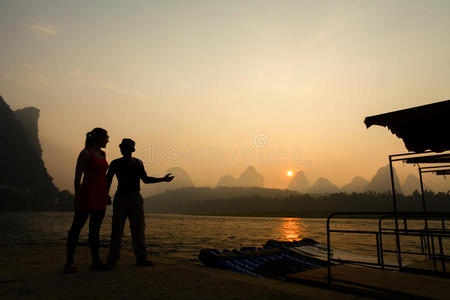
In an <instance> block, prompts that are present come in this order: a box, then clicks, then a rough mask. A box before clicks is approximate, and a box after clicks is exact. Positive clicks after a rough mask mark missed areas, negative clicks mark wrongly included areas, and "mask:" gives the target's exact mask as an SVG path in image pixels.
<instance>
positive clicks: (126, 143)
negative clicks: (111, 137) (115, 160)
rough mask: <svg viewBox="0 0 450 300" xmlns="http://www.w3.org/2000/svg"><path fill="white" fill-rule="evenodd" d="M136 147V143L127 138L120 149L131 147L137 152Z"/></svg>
mask: <svg viewBox="0 0 450 300" xmlns="http://www.w3.org/2000/svg"><path fill="white" fill-rule="evenodd" d="M134 145H136V143H135V142H134V141H133V140H132V139H128V138H125V139H122V143H120V145H119V147H129V148H131V149H133V151H135V149H134Z"/></svg>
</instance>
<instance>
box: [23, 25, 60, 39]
mask: <svg viewBox="0 0 450 300" xmlns="http://www.w3.org/2000/svg"><path fill="white" fill-rule="evenodd" d="M27 28H28V29H30V30H31V31H33V32H34V33H35V34H36V35H38V36H40V37H44V38H45V37H48V36H52V35H55V34H57V33H58V28H56V26H54V25H41V24H40V23H36V24H34V25H28V26H27Z"/></svg>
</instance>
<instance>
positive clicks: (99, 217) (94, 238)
mask: <svg viewBox="0 0 450 300" xmlns="http://www.w3.org/2000/svg"><path fill="white" fill-rule="evenodd" d="M90 215H91V216H90V218H89V246H90V248H91V256H92V265H96V264H99V263H100V261H101V260H100V256H99V254H98V248H99V239H100V227H101V225H102V222H103V218H104V217H105V210H104V209H99V210H92V211H91V212H90Z"/></svg>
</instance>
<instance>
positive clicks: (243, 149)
mask: <svg viewBox="0 0 450 300" xmlns="http://www.w3.org/2000/svg"><path fill="white" fill-rule="evenodd" d="M449 15H450V2H449V1H438V0H436V1H410V0H408V1H374V2H367V1H277V2H274V1H226V2H218V1H214V2H211V1H178V2H161V1H144V2H141V1H127V2H126V3H125V2H123V3H120V2H111V1H96V2H94V3H82V4H80V3H79V2H63V1H58V2H54V1H32V2H30V1H2V2H1V3H0V40H1V46H0V68H1V71H0V94H1V95H2V96H3V97H4V98H5V100H6V101H7V102H8V103H9V104H10V105H11V107H12V108H13V109H18V108H22V107H24V106H36V107H38V108H39V109H40V110H41V117H40V121H39V135H40V140H41V143H42V145H43V150H44V152H43V156H44V161H45V164H46V167H47V168H48V170H49V173H50V175H51V176H52V177H53V178H54V182H55V183H56V185H57V186H58V188H60V189H70V190H72V189H73V187H72V182H73V173H74V166H75V159H76V156H77V154H78V153H79V151H80V150H81V148H82V145H83V141H84V136H85V133H86V132H87V131H89V130H91V129H92V128H93V127H96V126H101V127H104V128H106V129H108V131H109V134H110V144H109V145H108V147H107V149H106V151H107V157H108V160H111V159H113V158H116V157H118V156H119V150H118V147H117V145H118V144H119V142H120V140H121V139H122V138H123V137H133V138H134V139H135V140H136V142H137V151H136V155H137V156H138V157H140V158H141V159H142V160H143V161H144V163H145V165H146V168H147V169H148V171H149V173H150V174H152V175H160V174H161V173H163V172H165V170H166V169H167V168H168V167H173V166H180V167H182V168H184V169H186V170H187V171H188V173H189V174H190V175H191V177H192V179H193V181H194V183H195V184H196V185H197V186H203V185H209V186H214V185H215V184H216V183H217V180H218V179H219V178H220V177H221V176H223V175H226V174H230V175H233V176H235V177H237V176H238V175H239V174H240V173H241V172H242V171H243V170H244V169H245V168H246V167H247V166H248V165H250V164H252V165H254V166H255V168H256V169H257V170H258V171H259V172H260V173H261V174H262V175H263V176H264V178H265V183H266V186H267V187H276V188H285V187H286V186H287V184H288V180H289V178H288V177H287V176H286V175H285V174H286V171H287V170H293V171H294V172H297V171H299V170H303V171H305V172H306V174H307V175H308V178H309V179H310V180H311V181H315V179H317V178H318V177H326V178H328V179H330V180H331V181H332V182H333V183H335V184H337V185H339V186H342V185H344V184H346V183H348V182H350V180H351V179H352V177H353V176H356V175H360V176H363V177H365V178H366V179H370V177H371V176H373V174H374V173H375V172H376V170H377V169H378V168H379V167H381V166H383V165H386V163H387V155H388V154H390V153H401V152H405V148H404V146H403V144H402V142H401V141H400V140H399V139H397V138H396V137H394V136H393V135H391V134H390V133H389V132H388V131H387V130H386V129H384V128H371V129H370V130H366V128H365V127H364V125H363V123H362V121H363V119H364V117H365V116H368V115H373V114H378V113H384V112H388V111H392V110H397V109H402V108H407V107H411V106H416V105H422V104H426V103H431V102H435V101H440V100H445V99H448V98H450V97H449V95H450V85H449V82H450V56H449V53H450V21H449V18H448V16H449ZM158 153H159V154H160V156H159V157H160V159H159V160H158V159H157V157H158ZM217 155H219V156H220V155H221V156H223V157H224V158H225V160H224V162H217V161H214V160H212V161H211V160H208V159H207V158H208V157H210V156H213V157H215V156H217ZM195 158H198V159H197V160H196V159H195ZM398 171H399V175H400V179H401V180H403V179H404V178H405V177H406V175H408V174H409V173H415V171H414V170H413V169H412V168H408V167H402V166H398ZM427 180H428V183H427V184H428V185H429V186H430V187H432V188H436V189H438V190H448V182H444V181H440V182H432V180H434V179H433V178H431V176H430V178H429V179H427ZM144 194H145V193H144Z"/></svg>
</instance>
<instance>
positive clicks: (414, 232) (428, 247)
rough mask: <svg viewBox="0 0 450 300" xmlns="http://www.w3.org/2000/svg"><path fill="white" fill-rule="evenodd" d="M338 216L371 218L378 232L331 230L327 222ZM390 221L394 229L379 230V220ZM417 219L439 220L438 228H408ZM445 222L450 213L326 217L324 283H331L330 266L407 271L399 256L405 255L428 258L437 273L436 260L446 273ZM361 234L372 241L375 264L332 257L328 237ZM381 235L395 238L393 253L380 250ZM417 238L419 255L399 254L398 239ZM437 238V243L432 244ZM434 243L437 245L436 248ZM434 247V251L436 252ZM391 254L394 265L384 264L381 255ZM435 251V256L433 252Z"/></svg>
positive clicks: (380, 225)
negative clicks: (409, 222)
mask: <svg viewBox="0 0 450 300" xmlns="http://www.w3.org/2000/svg"><path fill="white" fill-rule="evenodd" d="M338 216H340V217H341V218H342V216H353V217H354V216H372V217H375V216H376V217H378V230H345V229H333V228H331V224H330V223H331V220H332V219H333V218H336V217H338ZM388 219H391V220H392V221H394V222H395V227H383V221H384V220H388ZM399 220H401V221H403V228H401V227H399V222H398V221H399ZM418 220H429V221H432V220H439V221H440V224H441V226H440V227H441V228H429V227H428V223H426V224H427V225H426V226H425V228H424V229H412V228H410V227H409V226H408V221H418ZM445 220H450V213H426V214H424V213H409V212H397V213H392V212H336V213H332V214H331V215H329V216H328V219H327V268H328V283H329V284H331V280H332V277H331V266H332V264H333V263H335V262H337V263H356V264H359V265H365V266H372V267H379V268H381V269H385V268H390V269H397V270H402V269H405V270H406V269H408V268H405V267H403V266H402V262H401V260H402V254H408V255H422V256H428V257H429V258H430V259H432V261H433V271H434V272H435V273H437V272H438V270H437V261H438V258H440V261H441V269H442V271H439V272H443V273H446V272H447V271H446V267H445V260H446V259H448V258H450V257H449V256H446V255H445V253H444V247H443V242H442V240H443V239H446V238H447V239H448V238H450V230H448V229H447V228H446V226H445ZM332 233H341V234H361V235H373V236H374V237H375V242H376V252H377V262H376V263H373V262H361V261H359V260H358V261H355V260H342V259H335V258H333V257H332V253H331V252H332V250H331V234H332ZM383 235H385V236H394V237H395V239H396V250H389V249H384V248H383ZM403 236H408V237H418V238H419V240H420V249H421V251H420V252H414V251H401V250H400V249H401V248H400V237H403ZM435 239H437V241H435ZM436 243H437V246H436ZM436 248H437V249H436ZM385 252H387V253H395V254H396V258H397V263H396V264H390V263H385V261H384V253H385ZM437 252H438V253H437Z"/></svg>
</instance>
